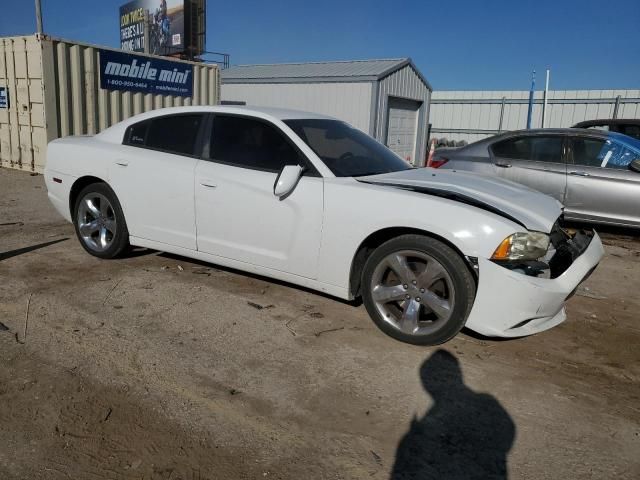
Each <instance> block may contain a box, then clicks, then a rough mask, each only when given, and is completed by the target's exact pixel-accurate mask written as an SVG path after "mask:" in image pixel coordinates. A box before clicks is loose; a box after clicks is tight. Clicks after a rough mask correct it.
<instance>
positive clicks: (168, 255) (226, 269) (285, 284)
mask: <svg viewBox="0 0 640 480" xmlns="http://www.w3.org/2000/svg"><path fill="white" fill-rule="evenodd" d="M158 256H159V257H163V258H169V259H171V260H176V261H180V262H184V263H190V264H193V265H199V266H202V267H207V268H212V269H215V270H220V271H221V272H227V273H232V274H234V275H239V276H243V277H247V278H253V279H255V280H261V281H263V282H268V283H271V284H274V285H280V286H283V287H289V288H295V289H296V290H300V291H303V292H307V293H312V294H314V295H319V296H321V297H324V298H328V299H331V300H334V301H336V302H340V303H342V304H344V305H349V306H353V307H359V306H360V305H362V299H361V298H357V299H354V300H344V299H342V298H338V297H334V296H333V295H329V294H328V293H324V292H321V291H319V290H314V289H312V288H307V287H304V286H302V285H297V284H295V283H289V282H286V281H284V280H278V279H275V278H272V277H265V276H263V275H259V274H257V273H251V272H247V271H244V270H237V269H235V268H231V267H224V266H222V265H218V264H216V263H210V262H205V261H204V260H197V259H195V258H190V257H183V256H181V255H175V254H173V253H167V252H161V253H160V254H159V255H158Z"/></svg>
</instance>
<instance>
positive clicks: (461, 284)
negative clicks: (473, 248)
mask: <svg viewBox="0 0 640 480" xmlns="http://www.w3.org/2000/svg"><path fill="white" fill-rule="evenodd" d="M475 291H476V287H475V282H474V279H473V276H472V275H471V272H470V271H469V269H468V267H467V265H466V264H465V261H464V260H463V259H462V258H461V257H460V255H459V254H458V253H457V252H456V251H454V250H453V249H452V248H451V247H449V246H448V245H445V244H444V243H442V242H440V241H438V240H435V239H433V238H430V237H425V236H421V235H402V236H400V237H397V238H394V239H392V240H389V241H388V242H386V243H384V244H382V245H381V246H380V247H378V248H377V249H376V250H375V251H374V252H373V253H372V254H371V255H370V257H369V258H368V259H367V262H366V263H365V266H364V269H363V272H362V296H363V301H364V304H365V307H366V308H367V311H368V313H369V315H370V316H371V318H372V319H373V321H374V322H375V323H376V324H377V325H378V327H380V329H381V330H382V331H384V332H385V333H386V334H387V335H390V336H391V337H393V338H396V339H398V340H400V341H403V342H406V343H412V344H416V345H437V344H439V343H443V342H446V341H447V340H449V339H451V338H452V337H454V336H455V335H456V334H457V333H458V332H459V331H460V329H462V327H463V326H464V324H465V322H466V320H467V317H468V315H469V312H470V311H471V307H472V305H473V300H474V297H475Z"/></svg>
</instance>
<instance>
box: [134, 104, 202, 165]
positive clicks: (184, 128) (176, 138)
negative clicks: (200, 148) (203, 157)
mask: <svg viewBox="0 0 640 480" xmlns="http://www.w3.org/2000/svg"><path fill="white" fill-rule="evenodd" d="M202 120H203V115H202V114H188V115H169V116H166V117H159V118H154V119H152V120H151V124H150V125H149V130H148V131H147V138H146V142H145V145H146V147H147V148H152V149H154V150H161V151H163V152H168V153H176V154H178V155H195V154H196V153H197V152H196V141H197V139H198V133H199V132H200V125H201V123H202Z"/></svg>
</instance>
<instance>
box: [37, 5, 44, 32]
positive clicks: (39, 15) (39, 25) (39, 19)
mask: <svg viewBox="0 0 640 480" xmlns="http://www.w3.org/2000/svg"><path fill="white" fill-rule="evenodd" d="M36 30H37V32H36V33H37V34H38V35H42V33H43V29H42V8H41V7H40V0H36Z"/></svg>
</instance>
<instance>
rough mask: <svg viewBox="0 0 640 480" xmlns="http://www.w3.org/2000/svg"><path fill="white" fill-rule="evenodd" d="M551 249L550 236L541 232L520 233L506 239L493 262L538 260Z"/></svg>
mask: <svg viewBox="0 0 640 480" xmlns="http://www.w3.org/2000/svg"><path fill="white" fill-rule="evenodd" d="M548 248H549V235H547V234H546V233H539V232H527V233H525V232H518V233H514V234H513V235H511V236H509V237H507V238H505V239H504V240H503V241H502V243H500V245H498V248H496V251H495V252H493V255H492V256H491V260H537V259H538V258H540V257H544V256H545V254H546V253H547V249H548Z"/></svg>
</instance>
